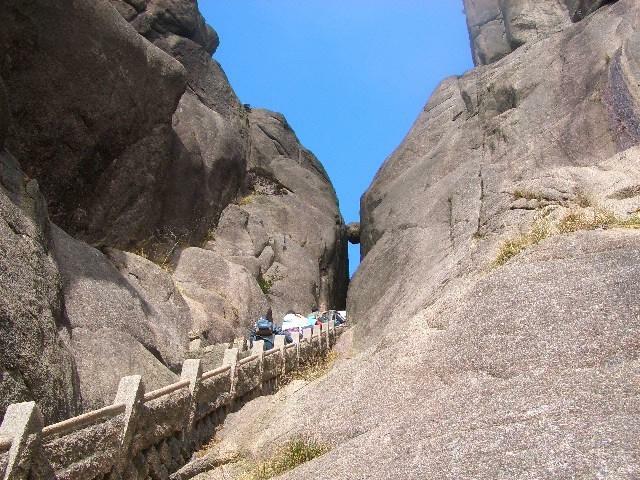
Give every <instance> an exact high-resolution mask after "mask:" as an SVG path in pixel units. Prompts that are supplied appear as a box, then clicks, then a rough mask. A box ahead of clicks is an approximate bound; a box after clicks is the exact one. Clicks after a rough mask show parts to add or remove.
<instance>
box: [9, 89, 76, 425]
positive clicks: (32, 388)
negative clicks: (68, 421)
mask: <svg viewBox="0 0 640 480" xmlns="http://www.w3.org/2000/svg"><path fill="white" fill-rule="evenodd" d="M9 123H10V115H9V112H8V106H7V103H6V97H5V90H4V85H3V83H2V80H1V79H0V218H1V219H2V221H1V222H0V263H1V265H2V268H0V298H1V302H0V325H1V328H0V418H1V417H2V416H4V412H5V409H6V407H7V405H8V404H10V403H16V402H24V401H29V400H35V401H37V402H38V403H39V404H40V406H41V409H42V413H43V415H44V417H45V419H46V420H47V421H48V422H53V421H56V420H61V419H63V418H66V417H68V416H70V415H74V414H76V413H78V412H79V410H80V391H79V388H78V381H77V373H76V365H75V362H74V359H73V355H72V353H71V352H70V351H69V349H68V348H67V347H66V346H65V344H64V343H63V342H62V340H61V338H60V336H59V335H58V330H60V329H62V330H65V329H67V328H68V325H67V324H66V319H65V316H64V311H63V306H62V283H61V279H60V274H59V272H58V267H57V266H56V263H55V261H54V259H53V258H52V255H51V249H50V244H51V237H50V231H49V219H48V217H47V208H46V205H45V201H44V198H43V197H42V195H41V193H40V190H39V188H38V183H37V182H36V181H35V180H33V179H29V178H28V177H26V176H25V175H24V173H22V171H21V170H20V167H19V165H18V163H17V161H16V160H15V158H13V157H12V156H11V154H10V153H8V152H7V151H6V150H5V149H4V139H5V133H6V131H7V128H8V126H9Z"/></svg>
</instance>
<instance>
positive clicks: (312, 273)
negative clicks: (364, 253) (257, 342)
mask: <svg viewBox="0 0 640 480" xmlns="http://www.w3.org/2000/svg"><path fill="white" fill-rule="evenodd" d="M249 119H250V125H251V156H250V158H249V166H248V174H247V183H246V186H245V193H244V196H243V197H242V198H241V200H240V201H239V202H238V205H231V206H229V207H228V208H227V209H226V210H225V211H224V213H223V216H222V218H221V220H220V223H219V225H218V228H217V229H216V230H215V231H214V232H213V234H212V238H211V240H210V241H209V242H208V243H207V244H206V245H205V248H207V249H210V250H213V251H214V252H217V253H219V254H220V255H223V256H224V257H225V258H228V259H229V260H230V261H231V262H234V263H236V264H238V265H242V266H244V267H246V268H247V269H248V271H249V272H251V273H252V275H253V276H254V277H255V278H256V279H257V281H258V283H259V284H260V286H261V289H262V291H263V292H264V293H265V294H266V296H267V298H268V300H269V303H270V305H271V306H272V308H273V313H274V315H275V318H281V317H282V316H283V315H284V314H285V313H286V312H287V311H289V310H294V311H297V312H303V313H304V312H308V311H311V310H312V309H314V308H321V309H325V308H341V307H342V306H343V305H344V303H345V292H346V289H347V284H348V273H347V253H346V247H347V240H346V235H345V231H344V221H343V220H342V216H341V215H340V211H339V209H338V206H337V199H336V195H335V192H334V190H333V187H332V185H331V182H330V181H329V178H328V176H327V174H326V172H325V170H324V168H323V167H322V164H321V163H320V162H319V161H318V160H317V159H316V157H315V156H314V155H313V154H312V153H311V152H309V151H308V150H307V149H305V148H304V147H303V146H302V145H301V144H300V142H299V140H298V139H297V137H296V136H295V133H294V132H293V130H292V129H291V127H290V126H289V124H288V123H287V121H286V119H285V118H284V117H283V116H282V115H280V114H277V113H273V112H269V111H267V110H252V111H251V114H250V116H249Z"/></svg>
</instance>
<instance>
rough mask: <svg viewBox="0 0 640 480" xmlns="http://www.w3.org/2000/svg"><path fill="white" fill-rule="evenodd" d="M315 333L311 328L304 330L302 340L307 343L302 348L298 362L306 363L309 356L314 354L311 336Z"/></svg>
mask: <svg viewBox="0 0 640 480" xmlns="http://www.w3.org/2000/svg"><path fill="white" fill-rule="evenodd" d="M312 334H313V329H311V328H305V329H304V330H303V331H302V340H303V341H304V342H305V343H306V345H305V347H304V349H302V348H301V347H299V348H300V355H299V356H298V364H300V363H303V364H305V363H306V362H308V361H309V357H310V356H312V355H313V343H312V342H311V336H312ZM303 352H304V353H305V354H306V356H305V357H304V358H302V353H303Z"/></svg>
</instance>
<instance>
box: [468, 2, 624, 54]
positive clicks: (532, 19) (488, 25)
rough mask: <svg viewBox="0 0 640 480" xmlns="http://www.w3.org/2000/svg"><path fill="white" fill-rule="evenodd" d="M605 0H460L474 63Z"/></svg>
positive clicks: (577, 18)
mask: <svg viewBox="0 0 640 480" xmlns="http://www.w3.org/2000/svg"><path fill="white" fill-rule="evenodd" d="M607 3H613V2H612V1H606V0H545V1H538V0H464V7H465V13H466V14H467V26H468V28H469V37H470V39H471V49H472V53H473V60H474V63H475V64H476V65H487V64H490V63H493V62H495V61H497V60H499V59H501V58H502V57H504V56H505V55H507V54H509V53H511V52H512V51H513V50H515V49H516V48H518V47H520V46H522V45H524V44H525V43H529V42H535V41H537V40H541V39H543V38H545V37H547V36H549V35H552V34H554V33H557V32H559V31H561V30H562V29H564V28H565V27H567V26H568V25H570V24H571V23H572V22H579V21H580V20H582V19H584V18H585V17H586V16H588V15H590V14H591V13H593V12H595V11H596V10H597V9H598V8H600V7H602V6H603V5H605V4H607Z"/></svg>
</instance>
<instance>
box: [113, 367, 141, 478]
mask: <svg viewBox="0 0 640 480" xmlns="http://www.w3.org/2000/svg"><path fill="white" fill-rule="evenodd" d="M143 399H144V383H143V382H142V377H141V376H140V375H131V376H129V377H122V378H121V379H120V383H119V384H118V393H116V398H115V400H114V401H113V403H114V405H117V404H119V403H124V404H125V405H126V407H125V411H124V422H123V426H122V433H121V434H120V458H118V459H117V461H116V462H114V463H115V467H116V468H115V470H116V471H117V472H119V473H122V472H123V471H124V470H125V469H126V467H127V462H128V461H129V460H130V457H131V455H129V451H130V450H131V444H132V442H133V436H134V434H135V431H136V428H137V423H138V413H139V411H140V405H141V404H142V401H143ZM115 478H118V476H115Z"/></svg>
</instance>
